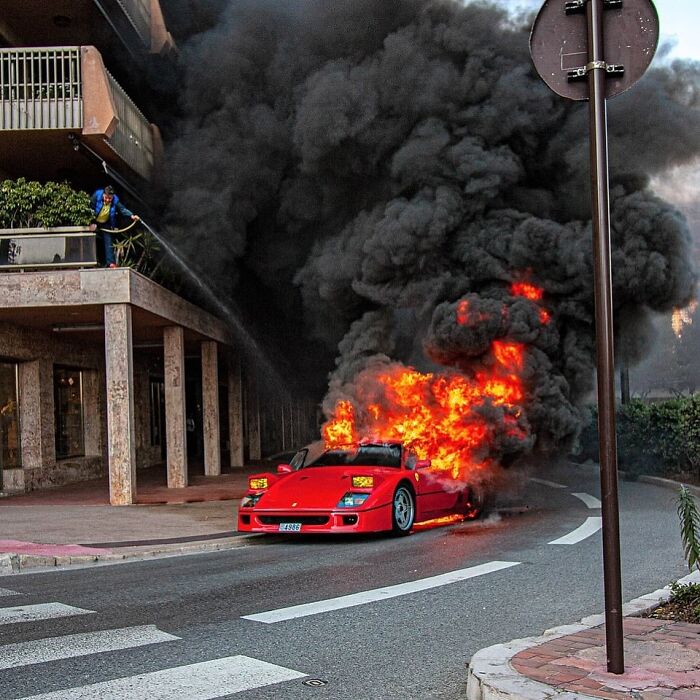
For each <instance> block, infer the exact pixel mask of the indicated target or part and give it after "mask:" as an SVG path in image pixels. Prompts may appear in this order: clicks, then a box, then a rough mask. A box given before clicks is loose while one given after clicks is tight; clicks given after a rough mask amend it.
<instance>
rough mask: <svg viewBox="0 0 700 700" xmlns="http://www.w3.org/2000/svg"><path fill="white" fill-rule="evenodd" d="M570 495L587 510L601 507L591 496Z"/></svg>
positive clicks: (587, 494)
mask: <svg viewBox="0 0 700 700" xmlns="http://www.w3.org/2000/svg"><path fill="white" fill-rule="evenodd" d="M571 495H572V496H576V498H578V499H579V500H581V501H583V502H584V503H585V504H586V505H587V506H588V507H589V508H600V507H601V503H600V501H599V500H598V499H597V498H596V497H595V496H591V495H590V494H589V493H572V494H571Z"/></svg>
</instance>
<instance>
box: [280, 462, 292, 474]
mask: <svg viewBox="0 0 700 700" xmlns="http://www.w3.org/2000/svg"><path fill="white" fill-rule="evenodd" d="M293 471H294V470H293V469H292V465H291V464H278V465H277V473H278V474H291V473H292V472H293Z"/></svg>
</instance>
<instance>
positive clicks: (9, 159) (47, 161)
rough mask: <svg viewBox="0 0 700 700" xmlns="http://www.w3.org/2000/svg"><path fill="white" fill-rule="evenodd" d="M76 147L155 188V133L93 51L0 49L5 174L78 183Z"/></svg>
mask: <svg viewBox="0 0 700 700" xmlns="http://www.w3.org/2000/svg"><path fill="white" fill-rule="evenodd" d="M81 143H82V144H84V145H86V146H87V147H88V148H89V149H90V150H91V151H92V152H93V153H94V154H95V155H96V156H98V158H100V159H103V160H104V161H105V162H106V163H108V164H110V165H112V166H113V167H114V168H115V169H116V170H118V171H120V172H123V171H124V169H125V168H128V169H129V171H131V172H132V173H134V174H136V175H137V176H139V177H140V178H142V179H143V180H146V181H150V180H152V178H153V169H154V164H155V154H156V150H157V148H158V145H159V138H158V131H157V129H156V128H155V127H154V126H153V125H151V124H150V123H149V122H148V120H147V119H146V118H145V117H144V115H143V114H142V113H141V112H140V110H139V109H138V107H137V106H136V105H135V104H134V103H133V102H132V100H131V99H130V98H129V96H128V95H127V94H126V92H125V91H124V90H123V89H122V87H121V86H120V85H119V84H118V83H117V81H116V80H115V79H114V78H113V77H112V75H110V73H109V72H108V71H107V70H106V68H105V66H104V63H103V61H102V56H101V55H100V53H99V52H98V51H97V49H95V48H94V47H92V46H82V47H77V46H67V47H66V46H63V47H47V48H22V49H0V162H2V163H3V167H7V168H8V172H12V170H13V169H14V170H16V171H19V172H28V171H29V172H32V173H33V174H34V175H35V176H36V177H42V176H43V177H46V178H55V177H63V178H72V179H75V176H74V173H73V172H71V169H72V168H78V169H80V168H81V166H82V167H83V168H84V163H82V162H81V159H80V157H78V156H77V154H76V153H74V152H73V151H74V150H76V151H77V150H79V144H81ZM13 166H14V167H13ZM30 169H31V170H30ZM127 174H128V173H127Z"/></svg>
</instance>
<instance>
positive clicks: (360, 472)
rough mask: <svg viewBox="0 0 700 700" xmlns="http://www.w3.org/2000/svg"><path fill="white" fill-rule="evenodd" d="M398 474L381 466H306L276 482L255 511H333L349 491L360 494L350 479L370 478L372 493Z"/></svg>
mask: <svg viewBox="0 0 700 700" xmlns="http://www.w3.org/2000/svg"><path fill="white" fill-rule="evenodd" d="M398 473H400V470H399V469H391V468H382V467H364V468H363V467H308V468H306V469H300V470H299V471H297V472H293V473H291V474H289V475H288V476H285V477H284V478H283V479H280V480H279V481H278V482H277V483H275V484H274V485H273V486H272V487H271V488H270V490H269V491H268V492H267V493H266V494H265V495H264V496H263V497H262V498H261V499H260V502H259V505H258V508H261V509H268V508H269V509H289V508H299V509H303V508H335V507H336V506H337V505H338V501H340V499H341V498H342V497H343V496H344V495H345V494H346V493H347V492H348V491H363V489H353V487H352V477H353V476H373V477H374V489H373V492H372V493H373V494H374V493H376V491H377V488H378V486H379V485H380V484H381V483H382V482H383V481H385V480H386V479H387V478H388V477H390V476H392V475H395V474H398ZM368 500H372V496H370V499H368Z"/></svg>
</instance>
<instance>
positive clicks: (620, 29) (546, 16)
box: [530, 0, 659, 100]
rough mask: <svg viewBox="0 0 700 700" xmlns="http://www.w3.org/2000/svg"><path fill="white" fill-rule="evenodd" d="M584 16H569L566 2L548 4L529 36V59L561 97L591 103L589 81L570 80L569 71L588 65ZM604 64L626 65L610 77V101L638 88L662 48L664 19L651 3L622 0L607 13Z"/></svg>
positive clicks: (554, 0) (547, 1) (548, 0)
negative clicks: (618, 73) (622, 93)
mask: <svg viewBox="0 0 700 700" xmlns="http://www.w3.org/2000/svg"><path fill="white" fill-rule="evenodd" d="M583 9H584V11H583V12H580V13H575V14H567V13H566V11H565V0H545V3H544V5H543V6H542V9H541V10H540V11H539V14H538V15H537V19H536V20H535V24H534V25H533V27H532V33H531V35H530V54H531V55H532V60H533V62H534V64H535V68H536V69H537V72H538V73H539V74H540V77H541V78H542V80H544V82H545V83H547V85H549V87H550V88H551V89H552V90H554V92H556V93H557V94H558V95H561V96H562V97H567V98H569V99H570V100H587V99H588V94H589V92H588V80H585V79H584V80H570V78H569V73H570V71H575V70H576V69H578V68H585V67H586V65H587V63H588V24H587V21H586V12H585V2H584V8H583ZM603 21H604V26H603V31H604V41H605V62H606V63H607V64H608V65H609V66H611V65H615V66H623V67H624V73H622V74H621V75H614V76H613V75H610V76H609V78H608V80H606V81H605V83H606V93H605V96H606V97H608V98H610V97H615V95H619V94H620V93H621V92H624V91H625V90H628V89H629V88H630V87H632V85H634V83H636V82H637V81H638V80H639V79H640V78H641V77H642V75H643V74H644V72H645V71H646V69H647V68H648V67H649V64H650V63H651V61H652V59H653V58H654V54H655V53H656V47H657V46H658V43H659V16H658V14H657V12H656V8H655V7H654V3H653V2H652V1H651V0H622V6H621V7H618V8H610V9H606V10H605V12H604V13H603Z"/></svg>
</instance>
